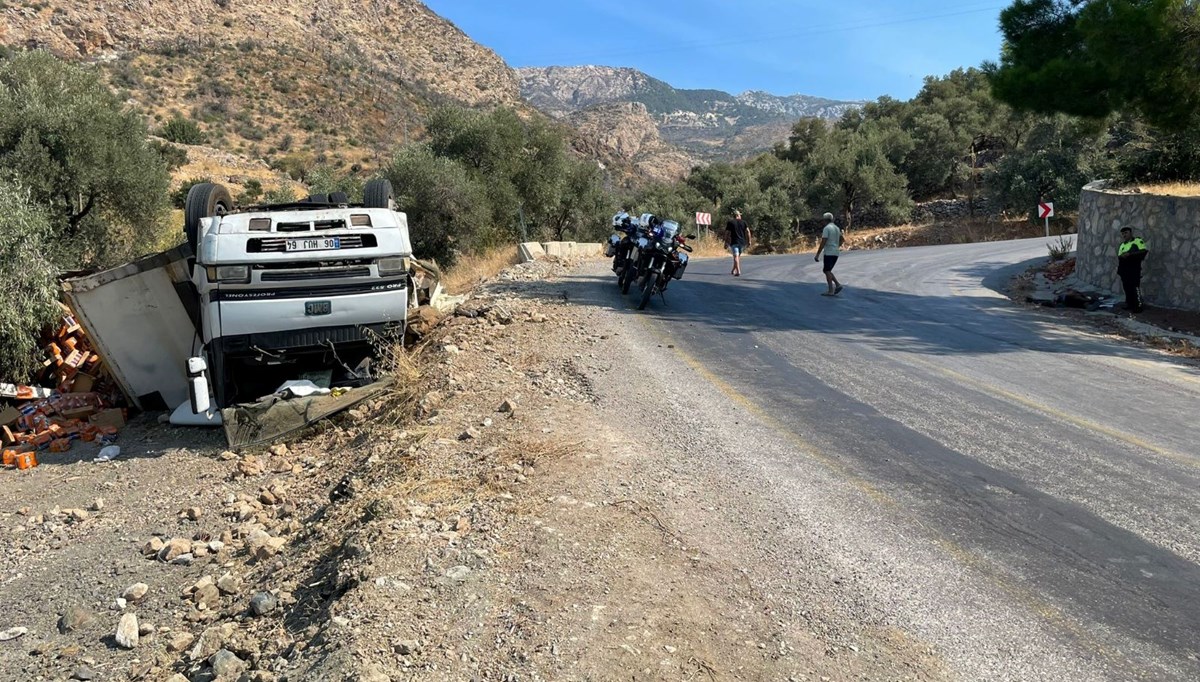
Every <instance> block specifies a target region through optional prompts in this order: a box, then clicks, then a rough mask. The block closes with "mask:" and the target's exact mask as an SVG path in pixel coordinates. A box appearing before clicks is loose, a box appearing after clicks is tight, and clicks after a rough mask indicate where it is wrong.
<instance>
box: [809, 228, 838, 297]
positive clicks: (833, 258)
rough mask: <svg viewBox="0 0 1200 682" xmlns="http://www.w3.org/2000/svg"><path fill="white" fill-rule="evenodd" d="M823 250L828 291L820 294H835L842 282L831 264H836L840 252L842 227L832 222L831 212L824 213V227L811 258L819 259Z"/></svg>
mask: <svg viewBox="0 0 1200 682" xmlns="http://www.w3.org/2000/svg"><path fill="white" fill-rule="evenodd" d="M822 251H823V252H825V282H826V284H828V285H829V291H826V292H825V293H823V294H821V295H822V296H837V295H838V294H840V293H842V283H841V282H839V281H838V278H837V277H834V275H833V266H835V265H837V260H838V256H839V255H841V253H842V228H840V227H838V226H837V224H836V223H834V222H833V214H832V213H826V214H825V229H824V230H822V231H821V243H820V244H818V245H817V255H815V256H813V260H815V261H820V260H821V252H822Z"/></svg>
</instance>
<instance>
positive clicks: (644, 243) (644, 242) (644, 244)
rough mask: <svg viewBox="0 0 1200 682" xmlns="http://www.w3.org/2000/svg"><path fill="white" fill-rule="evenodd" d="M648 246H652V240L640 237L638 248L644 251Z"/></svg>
mask: <svg viewBox="0 0 1200 682" xmlns="http://www.w3.org/2000/svg"><path fill="white" fill-rule="evenodd" d="M647 246H650V240H649V239H646V238H645V237H638V248H639V249H644V248H646V247H647Z"/></svg>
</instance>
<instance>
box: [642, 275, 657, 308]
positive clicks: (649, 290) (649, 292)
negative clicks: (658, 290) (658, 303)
mask: <svg viewBox="0 0 1200 682" xmlns="http://www.w3.org/2000/svg"><path fill="white" fill-rule="evenodd" d="M654 284H655V282H654V280H653V279H651V280H649V281H648V282H646V286H644V287H642V302H641V303H639V304H638V310H645V309H646V306H648V305H650V297H651V296H653V295H654Z"/></svg>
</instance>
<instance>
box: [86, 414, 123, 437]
mask: <svg viewBox="0 0 1200 682" xmlns="http://www.w3.org/2000/svg"><path fill="white" fill-rule="evenodd" d="M88 421H90V422H91V423H92V424H94V425H96V426H100V427H105V426H108V427H112V428H113V429H120V428H121V427H123V426H125V412H124V411H123V410H119V409H115V408H113V409H107V410H100V411H99V412H97V413H96V414H93V415H92V416H91V418H90V419H89V420H88ZM114 433H115V431H114Z"/></svg>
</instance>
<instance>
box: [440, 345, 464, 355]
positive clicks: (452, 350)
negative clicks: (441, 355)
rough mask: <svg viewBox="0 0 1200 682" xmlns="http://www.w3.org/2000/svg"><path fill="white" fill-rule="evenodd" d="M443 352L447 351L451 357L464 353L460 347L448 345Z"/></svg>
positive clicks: (443, 348)
mask: <svg viewBox="0 0 1200 682" xmlns="http://www.w3.org/2000/svg"><path fill="white" fill-rule="evenodd" d="M442 350H444V351H446V352H447V353H449V354H450V355H458V354H459V353H461V352H462V350H461V349H459V347H458V346H455V345H454V344H447V345H445V346H443V347H442Z"/></svg>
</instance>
